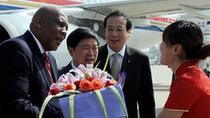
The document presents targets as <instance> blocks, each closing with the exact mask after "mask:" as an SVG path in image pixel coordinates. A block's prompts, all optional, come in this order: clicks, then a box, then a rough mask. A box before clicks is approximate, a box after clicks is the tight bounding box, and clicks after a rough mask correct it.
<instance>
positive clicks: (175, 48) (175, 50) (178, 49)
mask: <svg viewBox="0 0 210 118" xmlns="http://www.w3.org/2000/svg"><path fill="white" fill-rule="evenodd" d="M172 48H173V53H174V55H176V56H180V55H183V53H184V51H183V48H182V45H180V44H175V45H173V47H172Z"/></svg>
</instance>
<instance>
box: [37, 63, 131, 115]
mask: <svg viewBox="0 0 210 118" xmlns="http://www.w3.org/2000/svg"><path fill="white" fill-rule="evenodd" d="M124 78H125V74H124V73H121V74H119V80H118V82H117V81H116V80H115V79H114V78H113V77H112V76H111V75H110V74H108V73H107V72H105V71H102V70H101V69H98V68H93V66H92V65H87V66H86V67H85V66H84V65H79V66H78V67H77V68H75V69H71V70H70V71H69V72H68V73H66V74H64V75H62V76H60V77H59V79H58V82H57V83H53V84H52V85H51V87H50V90H49V96H48V97H47V98H46V99H45V101H44V103H43V105H42V108H41V111H40V115H39V118H41V117H42V114H43V112H44V108H45V107H46V105H47V103H48V102H49V101H50V99H51V98H53V97H59V104H60V106H61V110H62V112H63V115H64V118H122V117H127V109H126V105H125V102H124V95H123V92H122V88H121V84H122V82H123V79H124Z"/></svg>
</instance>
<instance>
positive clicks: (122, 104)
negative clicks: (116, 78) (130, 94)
mask: <svg viewBox="0 0 210 118" xmlns="http://www.w3.org/2000/svg"><path fill="white" fill-rule="evenodd" d="M108 88H109V89H110V90H112V91H113V92H114V94H115V95H116V96H117V98H118V100H119V101H120V104H121V106H122V108H123V110H124V112H125V114H126V117H127V118H128V113H127V110H126V107H125V104H124V102H123V100H122V97H121V95H120V93H119V91H118V90H117V89H116V88H115V87H114V86H108Z"/></svg>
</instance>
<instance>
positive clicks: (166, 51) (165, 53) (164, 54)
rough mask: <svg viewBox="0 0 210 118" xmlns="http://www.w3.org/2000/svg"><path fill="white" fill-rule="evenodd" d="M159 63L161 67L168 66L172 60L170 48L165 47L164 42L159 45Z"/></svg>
mask: <svg viewBox="0 0 210 118" xmlns="http://www.w3.org/2000/svg"><path fill="white" fill-rule="evenodd" d="M160 54H161V57H160V63H161V64H163V65H169V64H170V63H171V62H172V61H174V60H173V55H172V54H173V53H172V48H170V47H169V46H167V44H166V42H165V41H162V42H161V44H160Z"/></svg>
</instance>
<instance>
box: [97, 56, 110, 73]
mask: <svg viewBox="0 0 210 118" xmlns="http://www.w3.org/2000/svg"><path fill="white" fill-rule="evenodd" d="M109 58H110V55H109V53H108V55H107V57H106V62H105V65H104V68H103V71H105V70H106V67H107V65H108V62H109ZM100 63H101V61H99V62H98V63H97V64H96V66H95V68H97V67H98V65H99V64H100Z"/></svg>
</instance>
